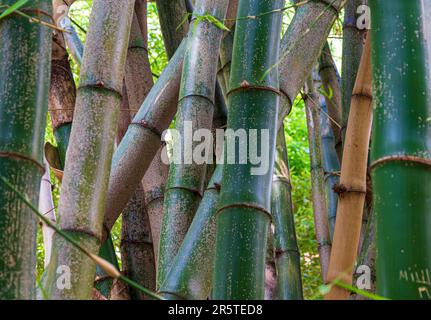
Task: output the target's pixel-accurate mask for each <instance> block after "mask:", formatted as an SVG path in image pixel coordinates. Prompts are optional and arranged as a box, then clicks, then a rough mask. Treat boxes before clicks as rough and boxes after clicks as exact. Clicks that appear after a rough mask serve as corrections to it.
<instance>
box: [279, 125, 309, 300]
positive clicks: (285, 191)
mask: <svg viewBox="0 0 431 320" xmlns="http://www.w3.org/2000/svg"><path fill="white" fill-rule="evenodd" d="M276 148H277V149H276V158H275V165H274V176H273V179H272V192H271V215H272V223H273V225H274V239H273V241H274V257H275V268H276V271H277V277H276V279H277V291H276V292H277V299H279V300H302V299H303V294H302V280H301V266H300V254H299V248H298V243H297V241H296V233H295V222H294V218H293V204H292V195H291V190H292V186H291V182H290V171H289V160H288V157H287V146H286V137H285V135H284V126H282V127H281V128H280V129H279V130H278V134H277V142H276Z"/></svg>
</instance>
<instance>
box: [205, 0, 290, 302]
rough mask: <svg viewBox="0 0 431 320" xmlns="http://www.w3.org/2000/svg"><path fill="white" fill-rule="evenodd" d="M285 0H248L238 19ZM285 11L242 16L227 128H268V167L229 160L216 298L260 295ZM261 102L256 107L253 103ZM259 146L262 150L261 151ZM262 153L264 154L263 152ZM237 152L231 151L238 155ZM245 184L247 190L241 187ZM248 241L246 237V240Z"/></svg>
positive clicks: (276, 6) (242, 4)
mask: <svg viewBox="0 0 431 320" xmlns="http://www.w3.org/2000/svg"><path fill="white" fill-rule="evenodd" d="M283 5H284V1H270V0H264V1H254V0H253V1H244V0H241V1H240V2H239V5H238V17H243V16H258V15H259V14H261V13H263V12H269V11H271V10H275V9H280V8H282V7H283ZM281 20H282V14H280V12H276V13H274V14H270V15H264V16H260V17H257V18H256V19H244V20H238V21H237V24H236V30H235V39H234V49H233V58H232V67H231V78H230V86H229V87H230V94H229V119H228V129H229V128H230V129H233V130H237V129H240V128H243V129H245V130H246V132H247V133H249V131H248V130H249V129H251V128H255V129H257V130H258V137H257V139H259V137H260V135H261V134H262V132H260V129H266V130H268V131H269V132H268V136H267V138H268V140H267V141H265V142H264V144H265V145H266V147H268V149H267V150H268V161H269V163H268V168H266V169H267V170H266V172H263V173H262V174H260V175H253V174H252V172H251V169H252V167H253V166H252V165H251V163H250V159H247V163H246V164H225V165H224V170H223V178H222V186H223V187H222V189H221V194H220V201H219V209H218V216H217V228H216V229H217V232H216V239H217V240H216V253H215V269H214V278H213V281H214V290H213V295H214V298H215V299H259V298H260V299H262V298H263V297H264V281H265V274H264V273H265V251H266V242H267V231H268V227H269V223H270V220H271V219H270V213H269V211H270V194H271V178H272V169H273V166H274V149H275V136H276V126H277V111H278V103H279V98H278V94H277V93H278V91H279V76H278V69H277V68H273V69H272V70H271V71H269V74H267V75H266V76H265V77H264V78H263V76H264V73H265V70H269V69H270V68H271V66H273V65H274V64H276V63H277V59H278V54H279V44H280V33H281V32H280V31H281ZM253 105H255V106H258V107H257V108H252V106H253ZM262 148H263V147H262V145H258V146H257V149H258V151H257V152H258V154H263V153H265V152H266V150H265V151H262V150H263V149H262ZM259 151H260V152H259ZM236 153H237V151H235V153H234V154H233V155H234V156H235V154H236ZM244 185H247V186H248V188H246V189H245V188H242V187H241V186H244ZM244 239H246V241H244Z"/></svg>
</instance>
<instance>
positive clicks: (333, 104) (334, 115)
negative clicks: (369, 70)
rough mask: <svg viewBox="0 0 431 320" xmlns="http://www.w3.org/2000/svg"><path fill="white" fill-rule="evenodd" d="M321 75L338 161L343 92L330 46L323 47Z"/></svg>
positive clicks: (340, 151) (340, 146)
mask: <svg viewBox="0 0 431 320" xmlns="http://www.w3.org/2000/svg"><path fill="white" fill-rule="evenodd" d="M319 75H320V79H321V81H322V89H323V91H324V92H325V95H324V97H325V101H326V110H327V113H328V115H329V116H330V117H331V121H330V125H331V128H332V130H333V132H334V137H335V140H336V143H335V148H336V151H337V156H338V160H339V161H340V160H341V158H342V154H343V144H342V142H341V90H340V76H339V74H338V71H337V66H336V65H335V62H334V59H333V58H332V54H331V49H330V48H329V44H328V43H326V44H325V46H324V47H323V50H322V54H321V55H320V59H319Z"/></svg>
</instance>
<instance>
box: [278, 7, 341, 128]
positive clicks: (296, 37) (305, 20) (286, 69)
mask: <svg viewBox="0 0 431 320" xmlns="http://www.w3.org/2000/svg"><path fill="white" fill-rule="evenodd" d="M294 2H295V3H300V2H301V0H294ZM345 3H346V0H322V1H320V0H319V1H308V2H305V3H303V4H302V5H301V6H299V7H297V9H296V13H295V16H294V17H293V19H292V22H291V23H290V25H289V28H288V29H287V32H286V33H285V35H284V36H283V39H282V41H281V52H282V54H281V55H280V60H279V63H278V64H277V65H278V67H279V70H280V75H281V77H280V91H281V92H282V93H284V94H283V96H282V97H284V96H286V97H287V99H284V101H283V100H282V101H281V102H280V111H279V116H278V119H279V123H280V122H282V121H283V119H284V118H285V117H286V115H287V114H288V113H289V112H290V109H291V107H292V103H293V101H295V98H296V95H297V94H298V92H299V91H300V89H301V88H302V87H303V85H304V83H305V80H306V79H307V77H308V75H309V74H310V72H311V70H312V69H313V67H314V66H315V64H316V61H317V59H318V57H319V55H320V53H321V52H322V48H323V46H324V44H325V43H326V39H327V37H328V35H329V32H330V30H331V27H332V25H333V23H334V21H335V19H336V18H337V16H338V14H339V12H340V11H341V9H342V8H343V6H344V4H345Z"/></svg>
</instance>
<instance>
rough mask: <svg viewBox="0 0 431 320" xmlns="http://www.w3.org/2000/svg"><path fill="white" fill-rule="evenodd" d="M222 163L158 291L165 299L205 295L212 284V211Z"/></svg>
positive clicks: (216, 199)
mask: <svg viewBox="0 0 431 320" xmlns="http://www.w3.org/2000/svg"><path fill="white" fill-rule="evenodd" d="M222 172H223V166H222V165H218V166H217V167H216V170H215V172H214V174H213V176H212V179H211V181H210V183H209V184H208V187H207V189H206V190H205V193H204V196H203V198H202V201H201V202H200V205H199V208H198V210H197V211H196V215H195V218H194V219H193V222H192V224H191V225H190V228H189V231H188V232H187V234H186V236H185V238H184V241H183V243H182V245H181V247H180V249H179V250H178V253H177V255H176V257H175V259H174V261H173V262H172V267H171V269H170V270H169V272H168V274H167V276H166V280H165V281H164V282H163V283H162V284H161V286H160V289H159V293H160V294H161V295H162V296H164V297H165V298H167V299H188V300H204V299H207V298H208V296H209V294H210V292H211V288H212V273H213V260H214V251H215V248H214V245H215V228H216V223H215V221H216V211H217V203H218V199H219V192H220V183H221V176H222Z"/></svg>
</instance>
